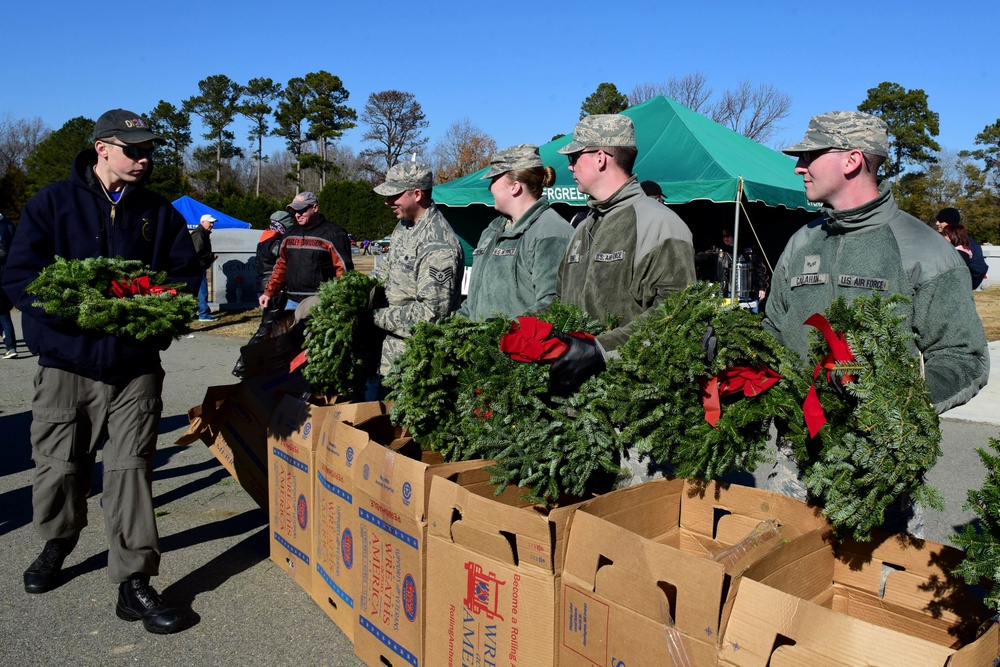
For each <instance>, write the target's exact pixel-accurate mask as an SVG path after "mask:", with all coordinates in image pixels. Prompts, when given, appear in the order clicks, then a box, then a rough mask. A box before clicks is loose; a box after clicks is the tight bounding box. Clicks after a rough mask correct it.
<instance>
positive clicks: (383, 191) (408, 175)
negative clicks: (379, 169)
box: [373, 162, 434, 197]
mask: <svg viewBox="0 0 1000 667" xmlns="http://www.w3.org/2000/svg"><path fill="white" fill-rule="evenodd" d="M433 186H434V175H433V174H432V173H431V168H430V167H428V166H427V165H426V164H424V163H423V162H400V163H398V164H395V165H393V166H392V167H391V168H390V169H389V171H388V172H386V174H385V183H383V184H382V185H379V186H377V187H375V188H373V189H374V191H375V192H377V193H378V194H380V195H382V196H383V197H392V196H394V195H398V194H400V193H401V192H406V191H407V190H430V189H431V188H432V187H433Z"/></svg>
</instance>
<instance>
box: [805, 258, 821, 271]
mask: <svg viewBox="0 0 1000 667" xmlns="http://www.w3.org/2000/svg"><path fill="white" fill-rule="evenodd" d="M819 259H820V256H819V255H806V260H805V263H804V265H803V267H802V273H819Z"/></svg>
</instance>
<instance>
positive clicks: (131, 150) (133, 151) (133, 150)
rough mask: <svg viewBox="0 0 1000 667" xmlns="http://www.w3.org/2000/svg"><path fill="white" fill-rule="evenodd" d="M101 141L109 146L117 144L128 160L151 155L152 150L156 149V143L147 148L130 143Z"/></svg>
mask: <svg viewBox="0 0 1000 667" xmlns="http://www.w3.org/2000/svg"><path fill="white" fill-rule="evenodd" d="M101 141H102V142H103V143H106V144H108V145H110V146H117V147H118V148H120V149H122V153H124V154H125V157H127V158H128V159H130V160H141V159H142V158H144V157H145V158H148V157H153V151H154V150H156V144H153V145H152V146H150V147H149V148H140V147H138V146H133V145H131V144H116V143H115V142H113V141H107V140H105V139H101Z"/></svg>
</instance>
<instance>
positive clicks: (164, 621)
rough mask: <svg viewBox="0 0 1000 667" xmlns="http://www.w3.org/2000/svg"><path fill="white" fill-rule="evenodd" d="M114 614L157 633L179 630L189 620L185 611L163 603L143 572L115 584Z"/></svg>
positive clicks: (162, 633)
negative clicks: (115, 605) (116, 596)
mask: <svg viewBox="0 0 1000 667" xmlns="http://www.w3.org/2000/svg"><path fill="white" fill-rule="evenodd" d="M115 613H117V614H118V618H120V619H122V620H125V621H138V620H141V621H142V624H143V625H144V626H145V627H146V629H147V630H148V631H150V632H152V633H154V634H157V635H169V634H170V633H172V632H177V631H179V630H183V629H184V628H185V627H187V624H188V620H189V618H188V615H187V614H186V613H185V612H183V611H181V610H180V609H177V608H175V607H171V606H168V605H166V604H164V603H163V600H161V599H160V596H159V595H158V594H157V593H156V589H155V588H153V587H152V586H150V585H149V577H147V576H144V575H135V576H133V577H132V578H131V579H129V580H128V581H125V582H122V583H121V584H119V585H118V607H117V608H116V609H115Z"/></svg>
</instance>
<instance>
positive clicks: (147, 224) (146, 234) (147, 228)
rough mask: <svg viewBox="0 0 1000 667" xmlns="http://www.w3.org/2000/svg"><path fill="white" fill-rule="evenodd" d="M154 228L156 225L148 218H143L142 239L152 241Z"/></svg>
mask: <svg viewBox="0 0 1000 667" xmlns="http://www.w3.org/2000/svg"><path fill="white" fill-rule="evenodd" d="M155 228H156V225H154V224H153V221H152V220H150V219H149V218H143V219H142V238H144V239H146V240H147V241H152V240H153V234H154V231H153V230H154V229H155Z"/></svg>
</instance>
